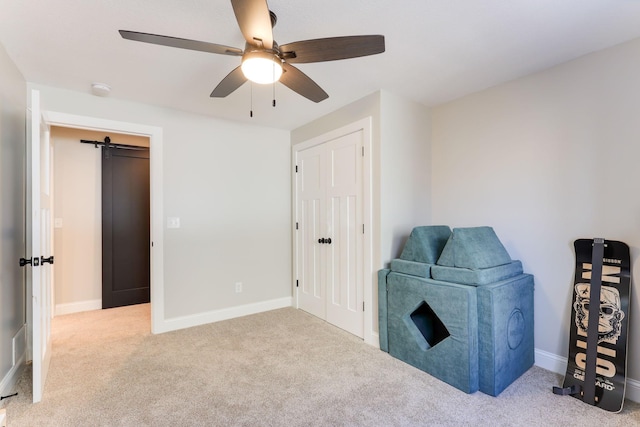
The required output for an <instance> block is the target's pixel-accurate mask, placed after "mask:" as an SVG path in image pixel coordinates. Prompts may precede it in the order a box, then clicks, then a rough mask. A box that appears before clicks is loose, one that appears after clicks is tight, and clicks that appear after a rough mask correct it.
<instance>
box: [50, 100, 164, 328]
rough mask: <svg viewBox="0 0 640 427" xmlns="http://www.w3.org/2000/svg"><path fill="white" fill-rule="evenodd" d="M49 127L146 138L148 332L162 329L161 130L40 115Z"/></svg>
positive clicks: (126, 123) (121, 123)
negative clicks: (149, 304) (149, 243)
mask: <svg viewBox="0 0 640 427" xmlns="http://www.w3.org/2000/svg"><path fill="white" fill-rule="evenodd" d="M43 115H44V118H45V121H46V123H47V124H48V125H50V126H62V127H71V128H77V129H89V130H96V131H106V132H118V133H124V134H130V135H140V136H146V137H148V138H149V154H150V155H149V157H150V159H149V167H150V169H151V172H150V175H151V177H150V184H151V240H152V242H153V246H152V247H151V332H152V333H154V334H157V333H160V331H163V330H165V329H166V327H165V326H164V325H163V324H164V322H165V318H164V234H163V233H164V228H163V224H164V221H163V206H164V205H163V192H162V188H163V170H162V164H163V160H162V144H163V142H162V141H163V133H162V128H160V127H157V126H148V125H142V124H136V123H129V122H120V121H114V120H107V119H100V118H96V117H87V116H78V115H74V114H67V113H60V112H55V111H45V112H43Z"/></svg>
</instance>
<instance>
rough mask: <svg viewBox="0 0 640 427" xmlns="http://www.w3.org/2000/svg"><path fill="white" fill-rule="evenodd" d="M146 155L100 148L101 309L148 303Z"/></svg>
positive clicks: (132, 151) (148, 235)
mask: <svg viewBox="0 0 640 427" xmlns="http://www.w3.org/2000/svg"><path fill="white" fill-rule="evenodd" d="M149 216H150V208H149V150H148V149H123V148H113V147H102V308H112V307H120V306H125V305H133V304H141V303H146V302H149V295H150V294H149V283H150V258H149V257H150V255H149V254H150V231H149Z"/></svg>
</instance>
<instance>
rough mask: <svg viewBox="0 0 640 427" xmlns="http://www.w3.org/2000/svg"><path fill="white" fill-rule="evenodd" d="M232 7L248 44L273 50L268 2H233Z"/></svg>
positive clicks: (240, 0) (246, 0) (263, 0)
mask: <svg viewBox="0 0 640 427" xmlns="http://www.w3.org/2000/svg"><path fill="white" fill-rule="evenodd" d="M231 6H233V12H234V13H235V14H236V20H237V21H238V25H239V26H240V31H242V35H243V36H244V39H245V40H246V41H247V43H249V44H250V45H253V46H258V47H264V48H265V49H272V48H273V28H272V26H271V14H270V13H269V6H267V2H266V0H231Z"/></svg>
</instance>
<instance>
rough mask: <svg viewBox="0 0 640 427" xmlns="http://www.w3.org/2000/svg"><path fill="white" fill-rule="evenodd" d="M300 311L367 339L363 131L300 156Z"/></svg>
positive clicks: (298, 249)
mask: <svg viewBox="0 0 640 427" xmlns="http://www.w3.org/2000/svg"><path fill="white" fill-rule="evenodd" d="M296 165H297V167H298V173H297V175H296V181H297V182H296V188H297V190H296V208H297V219H298V230H297V234H296V237H297V242H296V243H297V244H296V250H297V264H298V265H297V280H298V307H299V308H300V309H302V310H305V311H307V312H309V313H311V314H313V315H315V316H317V317H320V318H321V319H324V320H327V321H328V322H330V323H332V324H334V325H336V326H338V327H340V328H342V329H345V330H346V331H348V332H351V333H352V334H354V335H357V336H359V337H363V335H364V327H363V323H364V316H363V306H362V305H363V283H364V282H363V256H362V251H363V234H362V224H363V219H362V211H363V206H362V191H363V190H362V133H361V132H355V133H350V134H347V135H344V136H341V137H339V138H336V139H333V140H330V141H326V142H324V143H322V144H319V145H315V146H312V147H310V148H307V149H304V150H300V151H298V152H297V154H296Z"/></svg>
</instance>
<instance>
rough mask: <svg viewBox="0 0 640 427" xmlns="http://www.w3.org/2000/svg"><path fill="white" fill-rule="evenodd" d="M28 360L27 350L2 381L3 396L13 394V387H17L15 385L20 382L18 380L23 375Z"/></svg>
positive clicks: (0, 388)
mask: <svg viewBox="0 0 640 427" xmlns="http://www.w3.org/2000/svg"><path fill="white" fill-rule="evenodd" d="M26 360H27V351H26V348H25V351H24V352H23V353H22V355H21V356H20V358H18V361H17V363H15V364H14V365H13V366H12V367H11V369H9V372H7V375H5V376H4V378H3V379H2V381H1V382H0V395H1V396H5V395H7V394H11V390H12V389H13V386H15V384H16V383H17V382H18V379H19V378H20V375H22V370H23V369H24V367H25V362H26Z"/></svg>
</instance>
